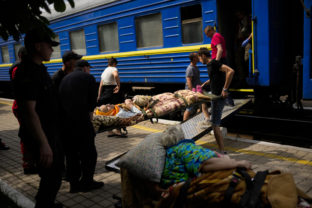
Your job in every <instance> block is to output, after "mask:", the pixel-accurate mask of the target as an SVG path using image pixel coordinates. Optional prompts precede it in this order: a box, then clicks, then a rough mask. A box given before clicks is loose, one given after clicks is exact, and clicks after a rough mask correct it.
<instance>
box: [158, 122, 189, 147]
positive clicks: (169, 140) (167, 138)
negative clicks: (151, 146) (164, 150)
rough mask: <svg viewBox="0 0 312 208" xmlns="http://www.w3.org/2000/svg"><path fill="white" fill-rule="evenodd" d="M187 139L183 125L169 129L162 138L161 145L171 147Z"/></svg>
mask: <svg viewBox="0 0 312 208" xmlns="http://www.w3.org/2000/svg"><path fill="white" fill-rule="evenodd" d="M183 139H185V137H184V133H183V130H182V128H181V125H175V126H170V127H168V128H167V129H166V130H165V131H164V132H163V133H162V136H161V140H160V143H161V144H162V145H163V146H164V147H170V146H172V145H175V144H177V143H178V142H179V141H181V140H183Z"/></svg>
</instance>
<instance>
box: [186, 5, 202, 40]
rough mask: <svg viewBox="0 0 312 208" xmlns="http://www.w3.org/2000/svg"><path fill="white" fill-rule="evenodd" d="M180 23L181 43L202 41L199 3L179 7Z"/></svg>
mask: <svg viewBox="0 0 312 208" xmlns="http://www.w3.org/2000/svg"><path fill="white" fill-rule="evenodd" d="M181 24H182V41H183V43H185V44H187V43H199V42H202V41H203V30H202V28H203V21H202V11H201V6H200V4H196V5H192V6H187V7H181Z"/></svg>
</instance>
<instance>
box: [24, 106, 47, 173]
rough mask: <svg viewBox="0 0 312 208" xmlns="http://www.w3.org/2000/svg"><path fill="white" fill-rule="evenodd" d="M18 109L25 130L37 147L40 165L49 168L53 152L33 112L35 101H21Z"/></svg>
mask: <svg viewBox="0 0 312 208" xmlns="http://www.w3.org/2000/svg"><path fill="white" fill-rule="evenodd" d="M19 107H20V108H21V111H22V112H23V113H22V114H21V116H22V119H23V121H24V124H25V126H26V128H27V129H28V131H29V132H31V133H32V138H34V139H35V140H36V142H37V143H38V145H39V151H40V164H41V165H42V166H43V167H46V168H48V167H51V165H52V162H53V152H52V150H51V147H50V145H49V142H48V139H47V137H46V135H45V133H44V132H43V129H42V127H41V123H40V119H39V116H38V114H37V112H36V110H35V108H36V101H23V102H21V104H20V106H19ZM47 110H48V109H47Z"/></svg>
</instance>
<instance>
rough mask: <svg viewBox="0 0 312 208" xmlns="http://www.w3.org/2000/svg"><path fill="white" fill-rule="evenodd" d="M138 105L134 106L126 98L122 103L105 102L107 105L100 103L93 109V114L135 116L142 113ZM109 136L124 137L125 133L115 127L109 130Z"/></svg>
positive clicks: (119, 116) (122, 116)
mask: <svg viewBox="0 0 312 208" xmlns="http://www.w3.org/2000/svg"><path fill="white" fill-rule="evenodd" d="M139 109H140V107H138V106H136V105H135V104H134V103H133V102H132V100H130V99H126V100H125V102H124V103H123V104H117V105H112V104H107V105H101V106H100V107H98V108H96V109H95V115H98V116H116V117H118V118H131V117H133V118H136V119H138V117H141V116H142V120H143V115H142V112H141V111H140V110H139ZM108 136H109V137H112V136H118V137H126V135H125V134H122V132H121V130H120V129H115V130H114V131H109V133H108Z"/></svg>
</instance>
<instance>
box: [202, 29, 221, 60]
mask: <svg viewBox="0 0 312 208" xmlns="http://www.w3.org/2000/svg"><path fill="white" fill-rule="evenodd" d="M205 34H206V35H207V37H209V38H210V39H211V59H212V60H213V59H215V60H217V61H220V62H221V63H222V64H226V48H225V40H224V37H223V36H222V35H221V34H220V33H217V32H216V31H215V29H214V28H213V26H210V25H208V26H207V27H206V28H205Z"/></svg>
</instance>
